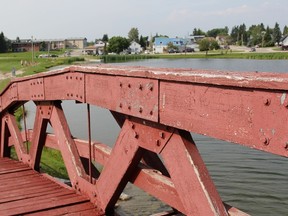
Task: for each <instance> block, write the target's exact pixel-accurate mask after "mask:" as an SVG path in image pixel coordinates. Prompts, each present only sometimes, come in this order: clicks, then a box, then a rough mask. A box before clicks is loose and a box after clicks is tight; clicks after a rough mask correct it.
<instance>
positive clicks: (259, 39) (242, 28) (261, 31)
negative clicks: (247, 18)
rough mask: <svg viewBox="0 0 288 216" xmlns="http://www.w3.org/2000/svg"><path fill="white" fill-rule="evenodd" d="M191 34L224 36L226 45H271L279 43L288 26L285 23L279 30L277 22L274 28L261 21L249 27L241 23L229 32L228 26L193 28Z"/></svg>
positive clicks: (287, 33) (286, 32) (287, 31)
mask: <svg viewBox="0 0 288 216" xmlns="http://www.w3.org/2000/svg"><path fill="white" fill-rule="evenodd" d="M193 35H205V36H207V37H214V38H216V37H217V36H219V35H221V36H226V42H227V45H231V44H235V45H239V46H242V45H243V46H256V45H259V46H261V47H271V46H275V45H279V43H280V42H281V39H282V38H283V36H285V35H288V27H287V26H286V25H285V26H284V28H283V31H281V29H280V26H279V24H278V23H277V22H276V23H275V25H274V28H270V27H269V26H266V27H265V26H264V24H263V23H260V24H258V25H251V26H250V27H249V28H247V27H246V25H245V24H244V23H243V24H241V25H237V26H234V27H233V28H232V29H231V32H230V34H229V29H228V27H225V28H215V29H212V30H209V31H207V32H204V31H202V30H201V29H199V28H198V29H197V28H195V29H194V30H193Z"/></svg>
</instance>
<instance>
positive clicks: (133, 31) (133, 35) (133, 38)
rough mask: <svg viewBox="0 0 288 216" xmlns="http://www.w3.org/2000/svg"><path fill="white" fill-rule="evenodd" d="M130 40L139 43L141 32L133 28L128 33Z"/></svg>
mask: <svg viewBox="0 0 288 216" xmlns="http://www.w3.org/2000/svg"><path fill="white" fill-rule="evenodd" d="M128 39H129V41H130V42H132V41H135V42H137V43H139V31H138V29H137V28H131V30H130V31H129V32H128Z"/></svg>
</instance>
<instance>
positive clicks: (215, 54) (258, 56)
mask: <svg viewBox="0 0 288 216" xmlns="http://www.w3.org/2000/svg"><path fill="white" fill-rule="evenodd" d="M180 58H186V59H187V58H194V59H196V58H202V59H207V58H208V59H209V58H213V59H254V60H286V59H288V52H277V51H276V52H268V53H262V52H261V53H260V52H259V53H257V52H227V53H226V52H225V51H222V52H221V51H220V52H219V51H212V52H209V53H208V54H207V55H206V54H205V53H204V52H199V53H186V54H185V53H181V54H149V55H105V56H101V57H100V59H102V60H103V61H104V62H105V63H112V62H125V61H133V60H144V59H180Z"/></svg>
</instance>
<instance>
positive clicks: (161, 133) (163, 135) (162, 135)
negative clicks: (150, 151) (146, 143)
mask: <svg viewBox="0 0 288 216" xmlns="http://www.w3.org/2000/svg"><path fill="white" fill-rule="evenodd" d="M159 136H160V137H161V138H162V139H165V134H164V133H163V132H162V131H161V132H159Z"/></svg>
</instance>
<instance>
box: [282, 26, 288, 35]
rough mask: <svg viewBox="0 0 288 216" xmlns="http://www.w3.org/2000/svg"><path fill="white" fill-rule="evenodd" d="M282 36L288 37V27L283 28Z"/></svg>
mask: <svg viewBox="0 0 288 216" xmlns="http://www.w3.org/2000/svg"><path fill="white" fill-rule="evenodd" d="M283 35H288V27H287V26H286V25H285V26H284V28H283Z"/></svg>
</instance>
